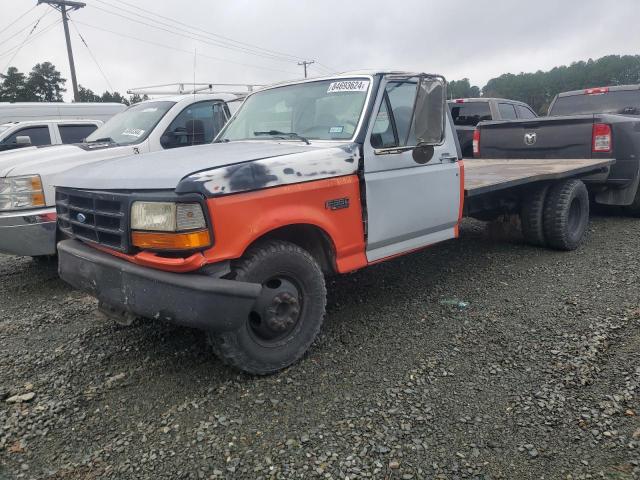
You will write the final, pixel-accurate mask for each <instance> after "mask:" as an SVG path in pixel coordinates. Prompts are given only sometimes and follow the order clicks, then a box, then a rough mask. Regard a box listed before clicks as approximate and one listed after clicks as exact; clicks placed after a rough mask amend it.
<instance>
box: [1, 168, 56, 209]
mask: <svg viewBox="0 0 640 480" xmlns="http://www.w3.org/2000/svg"><path fill="white" fill-rule="evenodd" d="M44 206H45V202H44V192H43V190H42V180H41V179H40V175H26V176H23V177H5V178H0V210H23V209H28V208H36V207H44Z"/></svg>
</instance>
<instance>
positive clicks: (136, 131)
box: [0, 93, 243, 257]
mask: <svg viewBox="0 0 640 480" xmlns="http://www.w3.org/2000/svg"><path fill="white" fill-rule="evenodd" d="M242 98H243V96H242V95H239V94H232V93H213V94H210V93H206V94H204V93H203V94H201V93H198V94H192V95H174V96H169V97H162V98H158V99H153V100H147V101H144V102H140V103H137V104H135V105H132V106H130V107H129V108H127V109H126V110H124V111H123V112H121V113H119V114H117V115H115V116H114V117H112V118H111V119H110V120H109V121H107V122H106V123H105V124H104V125H101V126H100V127H99V128H97V129H94V131H93V132H92V133H90V134H88V135H85V136H84V137H82V138H77V137H76V141H77V142H78V143H73V144H68V145H53V146H47V147H42V148H21V149H18V150H13V151H9V152H5V153H1V154H0V253H4V254H10V255H25V256H32V257H41V256H49V255H53V254H55V253H56V221H55V218H56V217H55V215H56V214H55V193H54V179H55V176H56V175H58V174H60V173H61V172H64V171H65V170H68V169H70V168H72V167H75V166H78V165H87V164H90V163H94V162H99V161H102V160H106V159H113V158H119V157H128V156H130V155H135V156H137V155H139V154H143V153H149V152H154V151H164V150H167V151H173V150H175V149H178V148H180V147H186V146H190V145H201V144H205V143H210V142H211V141H212V140H213V139H214V138H215V136H216V135H217V134H218V133H219V132H220V130H221V129H222V127H223V126H224V124H225V123H226V122H227V120H228V119H229V118H230V116H231V113H232V111H231V109H233V111H235V110H236V109H237V105H238V104H239V103H240V102H241V100H242ZM67 122H68V121H66V120H65V121H64V122H63V123H61V125H62V124H65V125H66V124H67ZM22 132H23V133H25V131H22ZM63 135H66V133H65V132H63V131H61V137H62V136H63ZM85 137H86V138H85ZM136 158H137V157H128V162H131V163H133V162H135V161H136ZM111 187H112V188H113V187H115V188H117V184H115V183H114V184H113V185H112V186H111Z"/></svg>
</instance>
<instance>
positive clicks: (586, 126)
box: [479, 115, 593, 158]
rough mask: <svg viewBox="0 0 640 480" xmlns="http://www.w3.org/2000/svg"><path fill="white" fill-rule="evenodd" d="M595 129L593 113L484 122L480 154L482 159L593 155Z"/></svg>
mask: <svg viewBox="0 0 640 480" xmlns="http://www.w3.org/2000/svg"><path fill="white" fill-rule="evenodd" d="M560 126H561V127H560ZM592 128H593V115H578V116H573V117H558V118H555V117H546V118H538V119H535V120H531V121H518V122H495V123H481V124H480V125H479V129H480V155H481V157H482V158H591V134H592ZM525 136H527V137H526V139H525ZM527 140H528V141H527Z"/></svg>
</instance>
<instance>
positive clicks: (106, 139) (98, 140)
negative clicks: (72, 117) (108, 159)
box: [87, 137, 116, 143]
mask: <svg viewBox="0 0 640 480" xmlns="http://www.w3.org/2000/svg"><path fill="white" fill-rule="evenodd" d="M101 142H108V143H116V142H115V141H114V140H113V138H111V137H102V138H96V139H95V140H91V141H90V142H87V143H101Z"/></svg>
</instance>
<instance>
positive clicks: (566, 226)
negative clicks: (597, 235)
mask: <svg viewBox="0 0 640 480" xmlns="http://www.w3.org/2000/svg"><path fill="white" fill-rule="evenodd" d="M588 224H589V193H588V192H587V187H586V186H585V184H584V183H582V181H580V180H576V179H571V180H564V181H561V182H558V183H557V184H555V185H553V186H551V187H550V188H549V192H548V193H547V198H546V200H545V203H544V235H545V238H546V241H547V245H548V246H550V247H552V248H555V249H558V250H575V249H576V248H578V246H579V245H580V243H581V242H582V239H583V238H584V233H585V231H586V230H587V226H588Z"/></svg>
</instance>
